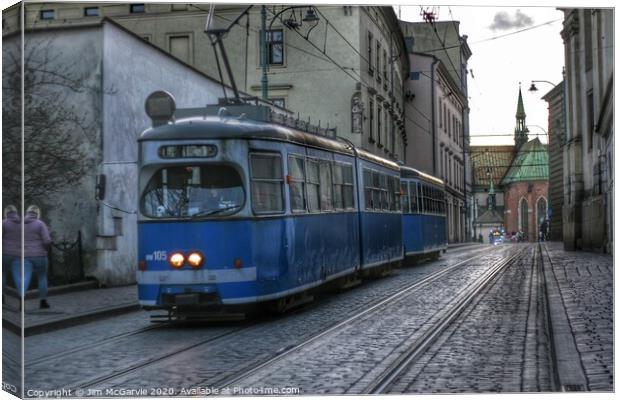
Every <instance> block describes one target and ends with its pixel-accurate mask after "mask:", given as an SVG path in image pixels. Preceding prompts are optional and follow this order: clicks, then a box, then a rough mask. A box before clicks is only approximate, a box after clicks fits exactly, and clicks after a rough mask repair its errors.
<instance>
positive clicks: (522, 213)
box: [519, 198, 528, 238]
mask: <svg viewBox="0 0 620 400" xmlns="http://www.w3.org/2000/svg"><path fill="white" fill-rule="evenodd" d="M527 208H528V206H527V200H526V199H525V198H522V199H521V200H520V201H519V230H520V231H521V232H523V233H524V234H525V237H526V238H527V232H528V218H527V216H528V215H527Z"/></svg>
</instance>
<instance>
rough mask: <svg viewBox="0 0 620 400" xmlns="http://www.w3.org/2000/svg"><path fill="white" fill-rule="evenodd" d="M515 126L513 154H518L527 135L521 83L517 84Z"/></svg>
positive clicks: (526, 139) (525, 141)
mask: <svg viewBox="0 0 620 400" xmlns="http://www.w3.org/2000/svg"><path fill="white" fill-rule="evenodd" d="M516 117H517V126H516V127H515V153H518V152H519V149H521V146H523V145H524V144H525V143H527V141H528V138H527V133H528V132H529V130H528V129H527V126H526V125H525V109H524V108H523V96H521V83H519V101H518V103H517V115H516Z"/></svg>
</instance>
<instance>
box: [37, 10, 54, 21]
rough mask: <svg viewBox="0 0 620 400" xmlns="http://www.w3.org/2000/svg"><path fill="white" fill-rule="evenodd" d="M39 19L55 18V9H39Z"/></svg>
mask: <svg viewBox="0 0 620 400" xmlns="http://www.w3.org/2000/svg"><path fill="white" fill-rule="evenodd" d="M40 16H41V19H46V20H50V19H55V18H56V11H54V10H41V14H40Z"/></svg>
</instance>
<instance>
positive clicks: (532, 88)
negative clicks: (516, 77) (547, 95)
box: [528, 81, 557, 92]
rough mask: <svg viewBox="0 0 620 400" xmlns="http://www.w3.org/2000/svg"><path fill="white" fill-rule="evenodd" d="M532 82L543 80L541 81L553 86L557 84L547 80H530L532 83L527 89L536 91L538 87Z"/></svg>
mask: <svg viewBox="0 0 620 400" xmlns="http://www.w3.org/2000/svg"><path fill="white" fill-rule="evenodd" d="M534 82H543V83H548V84H550V85H551V86H553V87H556V86H557V85H556V84H555V83H553V82H549V81H532V84H531V85H530V88H529V89H528V91H530V92H537V91H538V88H537V87H536V85H535V84H534Z"/></svg>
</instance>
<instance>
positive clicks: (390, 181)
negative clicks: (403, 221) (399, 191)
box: [387, 176, 396, 211]
mask: <svg viewBox="0 0 620 400" xmlns="http://www.w3.org/2000/svg"><path fill="white" fill-rule="evenodd" d="M387 186H388V192H387V198H388V209H389V210H390V211H395V210H396V196H395V195H396V189H395V188H394V177H393V176H388V177H387Z"/></svg>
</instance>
